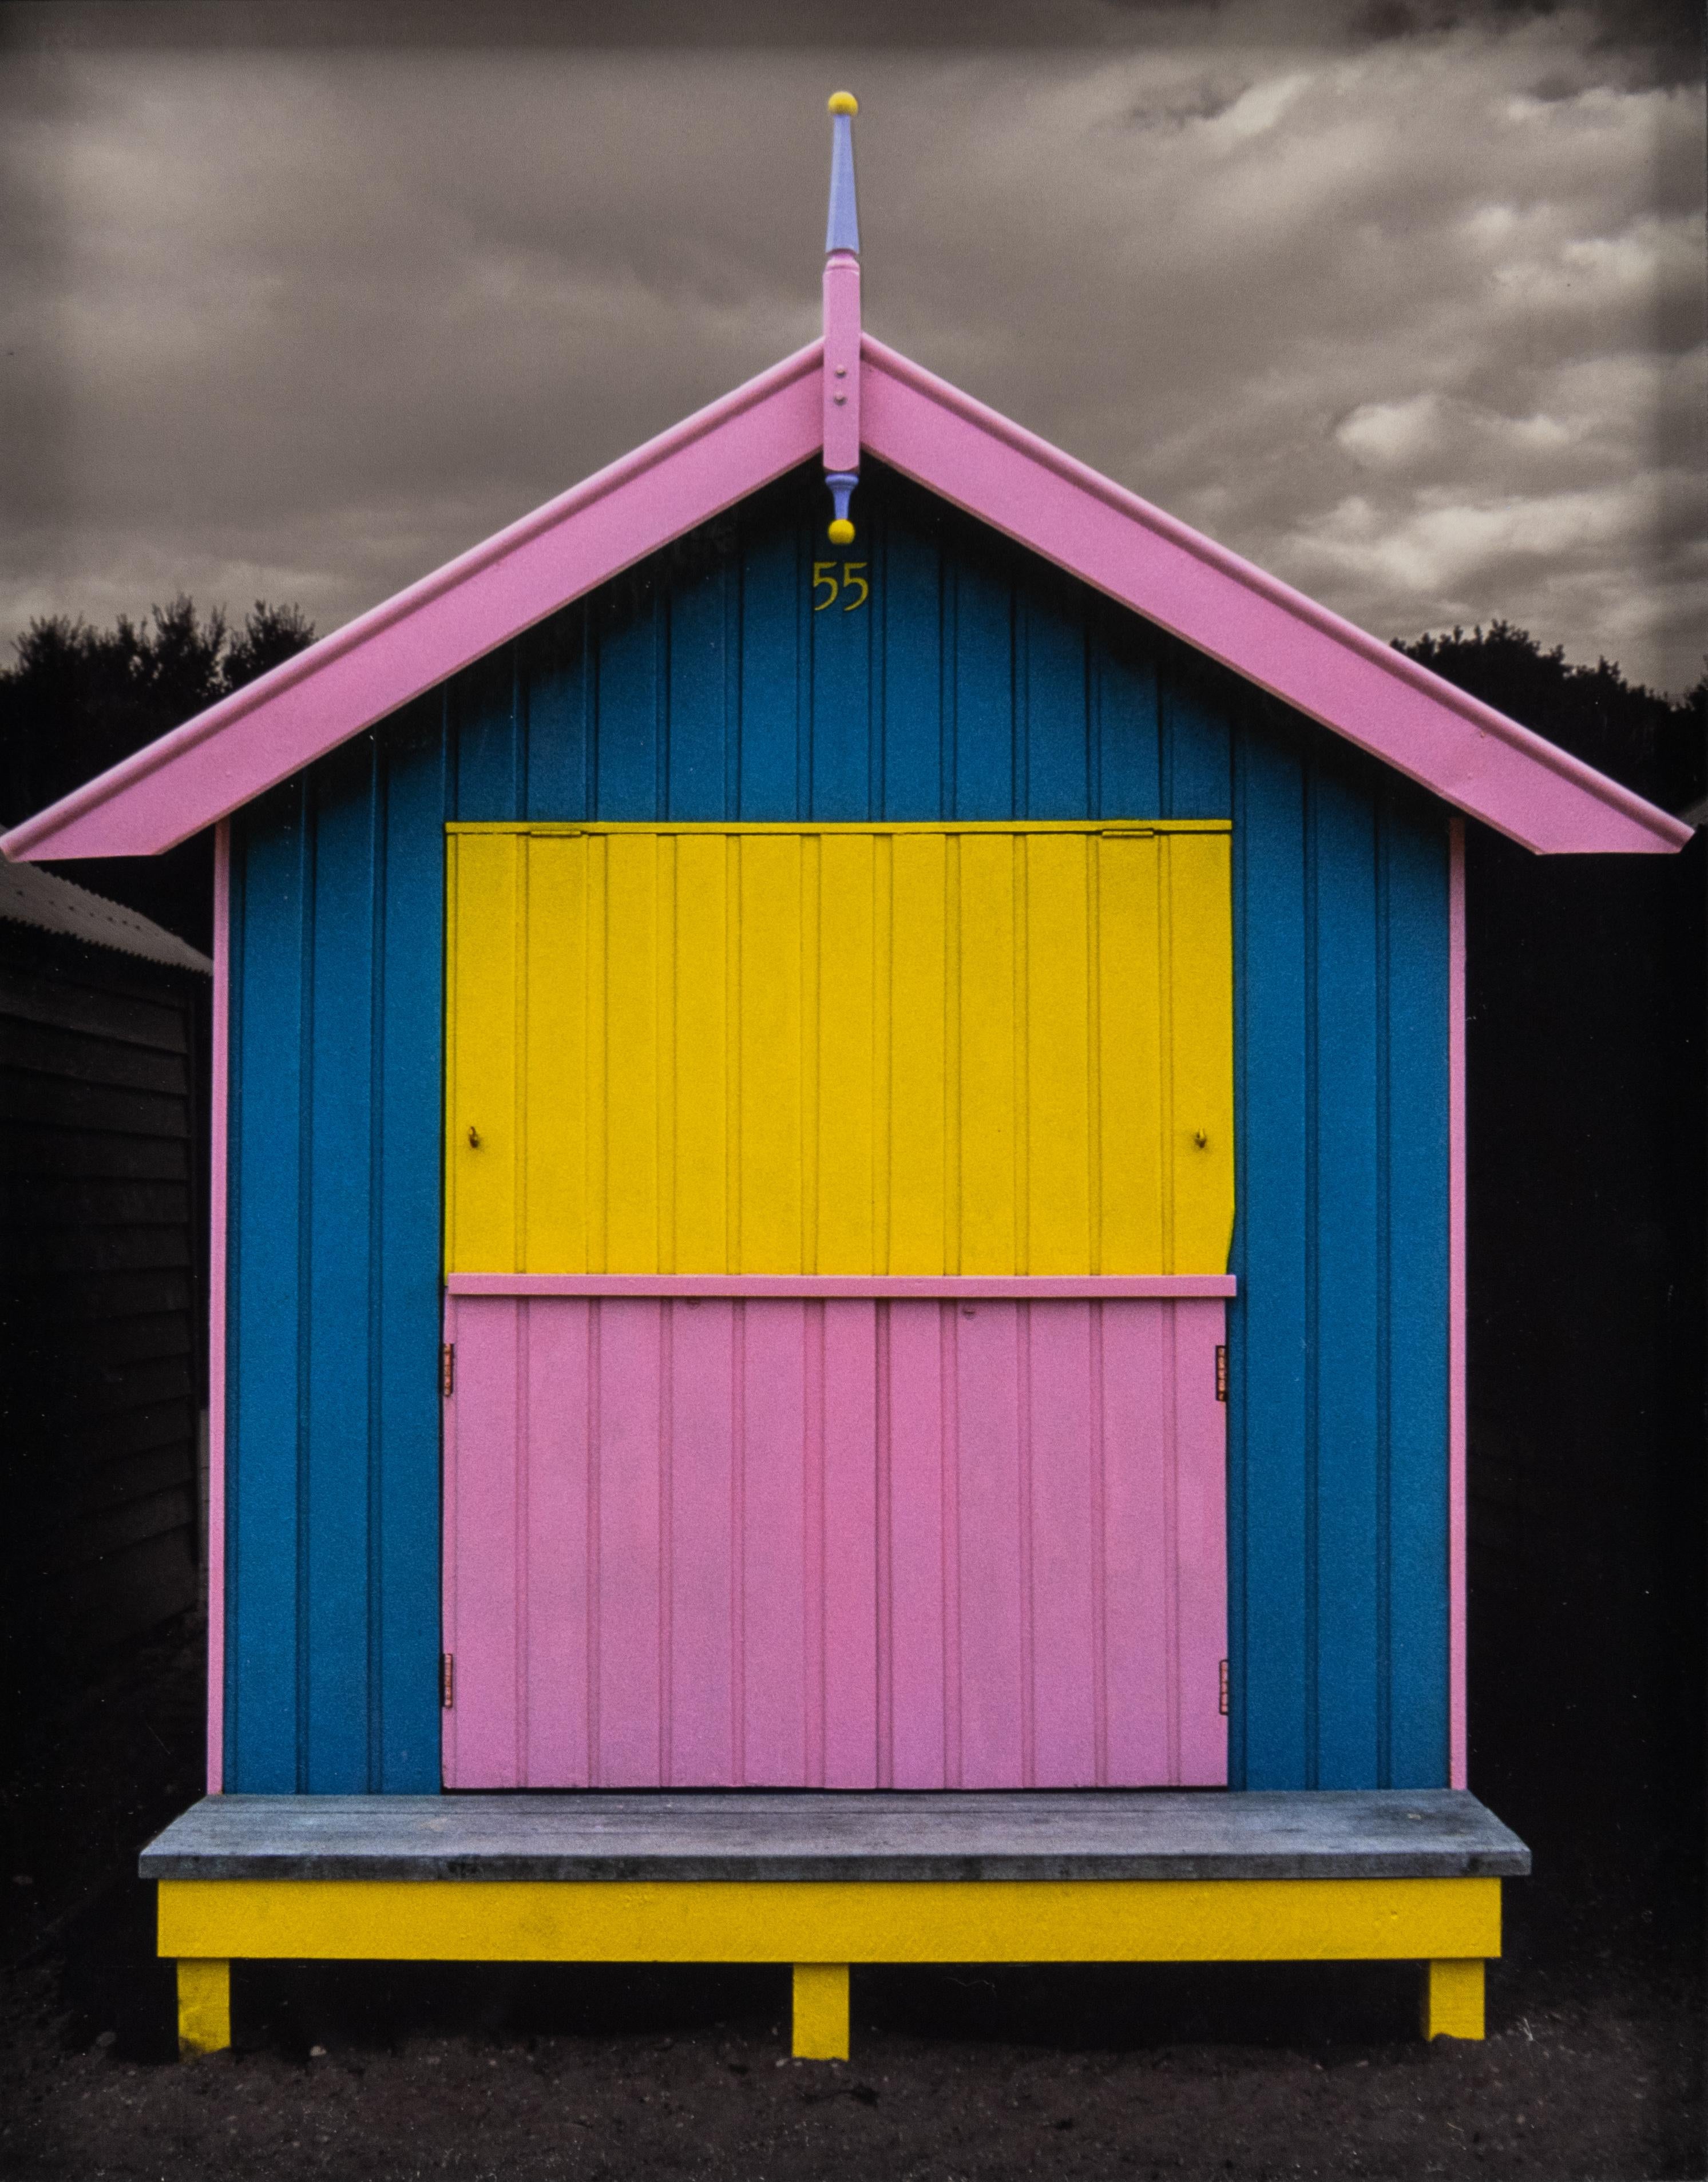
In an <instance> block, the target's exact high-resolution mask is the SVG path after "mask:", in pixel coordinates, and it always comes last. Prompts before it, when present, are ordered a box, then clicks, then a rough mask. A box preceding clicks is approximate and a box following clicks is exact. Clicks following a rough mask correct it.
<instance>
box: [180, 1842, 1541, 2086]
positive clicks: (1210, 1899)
mask: <svg viewBox="0 0 1708 2182" xmlns="http://www.w3.org/2000/svg"><path fill="white" fill-rule="evenodd" d="M160 1952H161V1953H162V1954H163V1955H169V1956H175V1957H176V1958H178V1993H179V2023H180V2044H181V2045H182V2046H183V2049H184V2050H185V2051H186V2052H212V2051H214V2050H217V2048H218V2047H219V2046H224V2045H226V2044H228V2043H229V2042H230V2002H229V1997H228V1985H227V1976H228V1965H229V1963H230V1962H231V1961H233V1960H235V1959H241V1958H245V1957H251V1958H271V1959H273V1960H275V1961H276V1960H280V1959H282V1960H286V1961H341V1962H553V1963H601V1962H605V1963H610V1962H617V1963H788V1964H790V1965H792V1966H793V1968H794V1979H795V2052H796V2054H797V2055H799V2056H800V2057H802V2058H812V2059H826V2060H840V2059H846V2056H847V2052H848V1966H849V1964H850V1963H1117V1962H1125V1963H1189V1962H1190V1963H1214V1962H1377V1961H1383V1962H1395V1961H1400V1962H1405V1961H1411V1962H1419V1963H1425V1964H1427V1965H1428V1968H1427V1971H1426V1978H1425V1993H1424V2019H1423V2030H1424V2035H1425V2036H1426V2037H1432V2038H1433V2037H1442V2036H1446V2037H1455V2038H1480V2037H1481V2036H1482V2035H1483V1959H1484V1958H1486V1957H1488V1956H1490V1955H1498V1954H1499V1953H1500V1880H1498V1879H1269V1880H1262V1879H1252V1880H1242V1879H1217V1880H1191V1879H1179V1880H1172V1879H1171V1880H964V1881H959V1882H955V1881H950V1882H943V1883H939V1882H935V1881H922V1882H919V1883H918V1884H908V1883H904V1882H890V1881H885V1880H866V1881H855V1882H852V1883H818V1882H798V1883H797V1882H791V1881H786V1880H784V1881H776V1882H770V1883H762V1884H756V1885H744V1884H735V1883H729V1882H724V1881H705V1882H674V1883H664V1884H657V1883H642V1882H633V1883H629V1882H619V1881H607V1880H594V1881H588V1882H568V1883H554V1882H534V1881H518V1880H416V1881H411V1880H360V1879H355V1880H338V1879H332V1880H249V1879H230V1880H162V1881H161V1882H160Z"/></svg>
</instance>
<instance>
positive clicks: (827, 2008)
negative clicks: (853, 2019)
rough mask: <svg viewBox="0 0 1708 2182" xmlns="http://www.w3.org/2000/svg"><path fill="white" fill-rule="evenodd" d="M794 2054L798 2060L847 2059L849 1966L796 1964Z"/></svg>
mask: <svg viewBox="0 0 1708 2182" xmlns="http://www.w3.org/2000/svg"><path fill="white" fill-rule="evenodd" d="M795 2057H796V2060H797V2061H846V2059H847V2058H848V1965H847V1963H796V1965H795Z"/></svg>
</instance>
